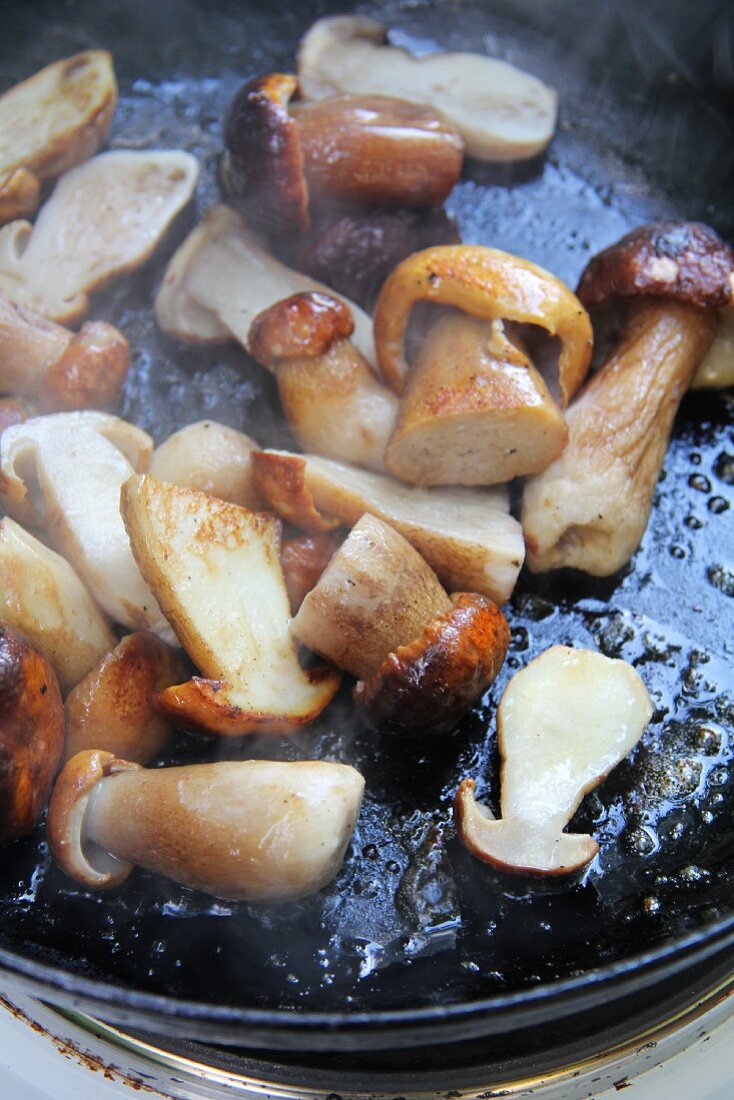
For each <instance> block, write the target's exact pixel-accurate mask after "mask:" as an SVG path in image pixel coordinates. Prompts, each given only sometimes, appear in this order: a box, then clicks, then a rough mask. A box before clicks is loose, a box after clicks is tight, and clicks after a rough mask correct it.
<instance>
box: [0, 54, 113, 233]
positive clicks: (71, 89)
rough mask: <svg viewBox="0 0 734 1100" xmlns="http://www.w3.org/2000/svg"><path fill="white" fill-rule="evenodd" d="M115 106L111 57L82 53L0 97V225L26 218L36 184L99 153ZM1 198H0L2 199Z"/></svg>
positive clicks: (33, 206) (33, 208)
mask: <svg viewBox="0 0 734 1100" xmlns="http://www.w3.org/2000/svg"><path fill="white" fill-rule="evenodd" d="M116 105H117V84H116V81H115V73H114V69H113V67H112V57H111V55H110V54H109V53H108V52H107V51H106V50H85V51H84V52H83V53H78V54H75V55H74V56H73V57H66V58H63V59H62V60H61V61H54V62H53V64H51V65H47V66H46V68H45V69H41V70H40V71H39V72H37V73H35V74H34V75H33V76H32V77H30V78H29V79H28V80H24V81H23V82H22V83H21V84H16V85H15V86H14V87H13V88H10V89H9V90H8V91H7V92H4V93H3V95H1V96H0V133H1V134H2V142H1V143H0V175H2V176H6V177H7V184H6V186H5V187H4V188H3V187H2V186H0V211H2V213H1V214H0V223H2V222H4V221H10V219H11V218H18V217H23V218H25V217H30V216H31V215H32V214H34V213H35V211H36V209H37V207H38V200H39V197H40V184H41V182H44V181H46V180H52V179H56V177H57V176H60V175H61V173H62V172H66V171H68V169H69V168H73V167H74V166H75V165H77V164H81V163H82V161H85V160H87V158H88V157H91V156H93V154H94V153H96V152H97V151H98V149H100V148H101V146H102V144H103V142H104V140H105V138H106V136H107V131H108V129H109V127H110V123H111V122H112V117H113V115H114V113H115V107H116ZM3 192H5V193H4V194H3Z"/></svg>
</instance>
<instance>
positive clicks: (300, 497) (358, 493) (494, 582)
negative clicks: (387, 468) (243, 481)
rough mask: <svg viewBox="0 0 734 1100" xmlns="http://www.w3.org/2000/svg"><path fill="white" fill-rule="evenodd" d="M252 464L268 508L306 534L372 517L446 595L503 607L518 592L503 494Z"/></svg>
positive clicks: (268, 455) (302, 461)
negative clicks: (417, 558)
mask: <svg viewBox="0 0 734 1100" xmlns="http://www.w3.org/2000/svg"><path fill="white" fill-rule="evenodd" d="M252 461H253V470H254V473H255V480H256V484H257V485H258V486H259V488H260V490H261V491H262V493H263V495H264V496H265V497H266V499H267V500H268V501H269V503H270V506H271V507H273V508H275V510H276V511H277V512H278V513H279V515H281V516H283V518H284V519H287V520H290V521H291V522H294V523H296V524H297V525H299V526H303V527H304V529H305V530H323V529H324V527H326V528H327V529H328V527H329V526H333V524H334V520H331V521H330V520H329V518H328V517H334V516H335V517H338V519H337V521H336V522H337V523H338V521H339V520H341V521H342V523H345V524H347V525H350V526H352V525H354V524H355V523H356V522H357V521H358V520H359V518H360V517H361V516H362V515H364V513H365V512H369V513H370V514H371V515H373V516H376V517H377V518H378V519H381V520H384V522H385V523H389V524H390V526H391V527H394V528H395V530H396V531H399V532H400V533H401V535H403V536H404V537H405V538H406V539H407V540H408V542H410V543H411V545H412V546H414V547H415V548H416V550H418V551H419V553H421V554H422V555H423V557H424V558H425V559H426V561H427V562H428V564H429V565H430V566H431V567H432V568H433V569H435V571H436V573H437V574H438V576H439V577H440V579H441V581H442V583H443V584H444V585H445V586H446V587H447V588H448V589H449V590H453V591H464V592H479V593H481V594H482V595H485V596H488V597H489V598H490V599H491V600H494V601H495V603H504V601H505V600H507V599H508V598H509V596H510V594H511V592H512V589H513V588H514V587H515V582H516V580H517V576H518V573H519V572H520V568H521V566H522V563H523V558H524V555H525V548H524V544H523V540H522V532H521V529H520V525H519V523H518V522H517V520H515V519H514V518H513V517H512V516H511V515H510V514H509V501H508V496H507V491H506V490H505V489H503V488H496V489H484V490H477V489H418V488H415V487H414V486H411V485H403V484H402V483H401V482H399V481H395V480H394V478H390V477H383V476H381V475H380V474H374V473H371V472H368V471H366V470H357V469H356V468H355V467H353V466H348V465H347V464H346V463H343V462H332V461H331V460H330V459H327V458H320V457H318V456H316V455H294V454H288V453H287V452H285V451H262V452H259V453H256V454H254V455H253V459H252Z"/></svg>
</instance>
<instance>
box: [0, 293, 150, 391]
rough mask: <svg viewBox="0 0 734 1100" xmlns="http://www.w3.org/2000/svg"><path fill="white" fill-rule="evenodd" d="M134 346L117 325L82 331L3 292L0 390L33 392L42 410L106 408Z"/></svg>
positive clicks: (92, 324) (96, 324) (93, 324)
mask: <svg viewBox="0 0 734 1100" xmlns="http://www.w3.org/2000/svg"><path fill="white" fill-rule="evenodd" d="M129 365H130V347H129V345H128V342H127V340H126V339H125V337H124V336H123V335H122V333H121V332H120V331H119V330H118V329H116V328H115V327H114V325H108V324H105V322H104V321H85V323H84V324H83V325H82V327H81V330H80V331H79V332H78V333H75V332H70V331H69V329H67V328H64V327H63V326H62V325H57V324H54V322H53V321H48V320H47V319H46V318H45V317H42V316H41V315H40V314H38V313H34V312H33V311H32V310H29V309H23V308H22V307H21V306H16V305H14V303H13V302H11V301H10V299H9V298H6V297H5V296H4V295H2V294H0V391H1V392H5V393H16V394H25V395H27V396H29V397H35V398H36V399H37V401H38V407H39V411H41V412H63V411H70V410H73V409H94V408H102V407H104V406H105V405H109V404H111V402H112V401H113V400H114V399H115V397H116V396H117V394H118V392H119V389H120V387H121V385H122V383H123V382H124V380H125V375H126V374H127V369H128V366H129Z"/></svg>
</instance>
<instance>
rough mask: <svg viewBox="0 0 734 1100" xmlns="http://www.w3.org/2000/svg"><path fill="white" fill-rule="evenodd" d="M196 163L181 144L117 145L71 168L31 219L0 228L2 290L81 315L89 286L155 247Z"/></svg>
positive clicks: (69, 318) (42, 307) (189, 188)
mask: <svg viewBox="0 0 734 1100" xmlns="http://www.w3.org/2000/svg"><path fill="white" fill-rule="evenodd" d="M198 171H199V169H198V164H197V161H196V159H195V157H192V156H191V155H190V154H189V153H184V152H180V151H163V152H161V151H158V152H155V151H150V152H130V151H127V150H125V151H120V150H116V151H114V152H111V153H102V154H100V155H99V156H97V157H93V158H92V160H90V161H88V162H87V163H86V164H83V165H82V166H81V167H79V168H73V169H72V170H71V171H70V172H67V173H66V174H65V175H64V177H63V178H62V179H61V180H60V181H59V182H58V183H57V185H56V188H55V190H54V192H53V194H52V195H51V198H50V199H49V200H48V202H47V203H45V205H44V207H43V209H42V210H41V212H40V214H39V215H38V218H37V220H36V223H35V225H33V226H32V225H31V224H30V223H29V222H25V221H16V222H11V224H10V225H7V226H5V227H4V228H3V229H2V230H0V290H1V291H2V292H3V293H4V294H6V295H7V296H8V297H9V298H10V299H11V300H12V301H14V302H17V303H18V304H19V305H23V306H28V307H29V308H31V309H34V310H37V311H38V312H39V313H41V314H43V316H44V317H50V318H51V319H52V320H54V321H65V322H67V323H69V322H74V321H78V320H81V318H82V317H84V315H85V314H86V312H87V310H88V309H89V295H90V294H91V293H92V292H93V291H94V290H97V289H99V287H101V286H104V285H105V284H106V283H108V282H109V281H110V280H111V279H114V278H115V277H116V276H119V275H124V274H126V273H127V272H130V271H133V270H135V268H137V267H139V266H140V265H141V264H142V263H144V262H145V260H147V259H148V257H149V256H150V255H151V254H152V252H153V251H154V249H155V248H156V246H157V245H158V244H159V243H160V240H161V238H162V237H163V234H164V233H165V231H166V230H167V229H168V226H169V225H170V223H171V221H172V220H173V219H174V217H175V216H176V214H178V212H179V211H180V210H181V209H182V207H183V206H184V205H185V204H186V203H187V202H188V201H189V199H190V198H191V196H192V194H193V190H194V187H195V185H196V180H197V176H198Z"/></svg>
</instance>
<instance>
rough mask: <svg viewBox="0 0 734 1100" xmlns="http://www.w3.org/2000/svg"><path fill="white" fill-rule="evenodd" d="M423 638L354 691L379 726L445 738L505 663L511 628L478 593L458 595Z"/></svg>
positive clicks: (387, 660)
mask: <svg viewBox="0 0 734 1100" xmlns="http://www.w3.org/2000/svg"><path fill="white" fill-rule="evenodd" d="M451 598H452V600H453V601H454V606H453V607H452V608H451V610H450V611H446V612H444V613H443V614H441V615H437V616H436V618H435V619H433V620H432V621H431V622H430V623H429V624H428V625H427V626H426V627H425V629H424V630H423V632H422V634H421V635H420V637H419V638H416V639H415V641H413V642H411V643H410V644H409V645H406V646H401V647H400V648H399V649H397V650H396V651H395V652H394V653H390V654H389V655H388V656H387V657H386V658H385V660H384V661H383V663H382V665H381V666H380V668H379V669H378V671H377V672H376V673H375V675H374V676H373V677H371V679H369V680H365V681H360V682H359V683H358V684H357V685H356V687H355V689H354V700H355V702H356V703H357V704H358V705H360V706H363V707H365V709H366V710H367V712H368V714H369V716H370V718H371V720H372V721H373V722H375V724H376V725H380V726H386V727H388V728H390V729H393V730H395V731H398V732H412V733H418V734H420V733H443V732H445V731H446V730H449V729H451V728H452V727H453V726H455V725H456V723H457V722H458V721H459V719H460V718H461V717H462V715H463V714H465V713H466V711H467V710H469V708H470V707H471V706H472V705H473V704H474V703H475V702H476V700H477V699H478V698H479V697H480V696H481V695H482V693H483V692H484V691H485V690H486V689H487V688H488V687H489V685H490V684H491V683H492V681H493V680H494V679H495V677H496V676H497V674H498V673H499V671H500V669H501V668H502V665H503V663H504V660H505V655H506V653H507V648H508V646H509V644H510V628H509V626H508V625H507V620H506V619H505V616H504V615H503V614H502V612H501V611H500V610H499V608H498V607H497V606H496V605H495V604H493V603H492V601H491V600H489V599H487V597H486V596H479V595H477V594H476V593H474V592H470V593H465V592H461V593H455V594H454V595H453V596H452V597H451Z"/></svg>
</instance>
